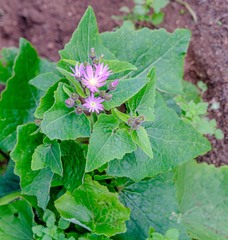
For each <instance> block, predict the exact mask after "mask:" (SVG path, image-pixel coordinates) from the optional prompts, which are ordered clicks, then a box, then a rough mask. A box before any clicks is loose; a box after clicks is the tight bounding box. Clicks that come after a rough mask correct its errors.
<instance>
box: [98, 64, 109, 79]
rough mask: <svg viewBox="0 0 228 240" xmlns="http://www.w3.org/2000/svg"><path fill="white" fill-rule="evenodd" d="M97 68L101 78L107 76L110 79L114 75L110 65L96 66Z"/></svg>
mask: <svg viewBox="0 0 228 240" xmlns="http://www.w3.org/2000/svg"><path fill="white" fill-rule="evenodd" d="M95 68H96V70H97V71H98V74H99V76H106V77H107V78H108V77H109V75H110V74H111V73H112V71H110V70H109V68H108V65H105V66H104V63H101V64H98V65H95Z"/></svg>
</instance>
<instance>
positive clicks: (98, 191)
mask: <svg viewBox="0 0 228 240" xmlns="http://www.w3.org/2000/svg"><path fill="white" fill-rule="evenodd" d="M55 207H56V209H57V210H58V212H59V213H60V215H61V217H63V218H64V219H65V220H68V221H70V222H72V223H75V224H77V225H79V226H81V227H83V228H86V229H87V230H89V231H91V232H92V233H95V234H98V235H101V234H104V235H105V236H113V235H115V234H117V233H121V232H125V231H126V226H125V223H124V222H125V221H126V220H128V219H129V215H130V211H129V209H127V208H125V207H124V206H123V205H122V204H120V202H119V200H118V195H117V194H116V193H111V192H109V191H108V189H107V188H106V187H105V186H102V185H100V184H99V183H98V182H96V181H93V180H92V179H91V177H90V176H87V177H86V178H85V182H84V183H83V185H82V186H80V187H79V188H78V189H76V190H75V191H74V192H73V193H72V194H71V193H69V192H66V193H65V194H64V195H62V196H61V197H60V198H59V199H58V200H56V201H55Z"/></svg>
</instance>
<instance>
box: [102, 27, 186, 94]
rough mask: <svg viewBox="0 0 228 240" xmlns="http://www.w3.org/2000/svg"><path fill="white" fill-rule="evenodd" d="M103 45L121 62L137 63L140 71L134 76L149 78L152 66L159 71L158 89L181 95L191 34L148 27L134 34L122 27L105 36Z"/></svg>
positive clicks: (184, 31)
mask: <svg viewBox="0 0 228 240" xmlns="http://www.w3.org/2000/svg"><path fill="white" fill-rule="evenodd" d="M102 39H103V42H104V45H105V46H106V47H107V48H109V49H110V51H111V52H113V53H114V54H115V56H116V58H117V59H118V60H121V61H126V62H130V63H132V64H134V65H135V66H136V67H137V71H134V72H132V73H131V75H130V76H131V77H146V76H147V74H148V72H149V70H150V69H151V68H152V67H155V68H156V74H157V81H156V87H157V88H158V89H160V90H162V91H164V92H169V93H174V94H179V93H182V84H181V82H182V79H183V65H184V56H185V54H186V51H187V48H188V44H189V40H190V32H189V31H188V30H183V29H182V30H180V29H178V30H176V31H175V32H174V33H168V32H166V31H165V30H164V29H160V30H156V31H154V30H153V31H151V30H149V29H147V28H145V29H142V30H138V31H134V30H132V29H129V28H127V27H124V26H123V27H122V28H120V29H119V30H117V31H116V32H107V33H103V34H102Z"/></svg>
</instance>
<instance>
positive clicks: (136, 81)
mask: <svg viewBox="0 0 228 240" xmlns="http://www.w3.org/2000/svg"><path fill="white" fill-rule="evenodd" d="M148 81H149V79H148V78H146V77H143V78H141V77H139V78H138V77H136V78H129V79H120V80H119V84H118V86H117V88H116V90H114V91H112V92H111V94H112V99H111V100H110V101H108V102H104V103H103V105H104V108H105V109H106V110H110V109H111V108H113V107H118V106H120V105H121V104H122V103H124V102H126V101H127V100H129V99H130V98H131V97H133V96H134V95H135V94H136V93H138V92H139V91H140V90H141V89H142V88H143V87H144V86H145V85H146V84H147V83H148ZM126 89H127V91H126Z"/></svg>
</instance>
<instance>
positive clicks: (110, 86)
mask: <svg viewBox="0 0 228 240" xmlns="http://www.w3.org/2000/svg"><path fill="white" fill-rule="evenodd" d="M118 84H119V80H118V79H116V80H115V81H113V82H111V83H110V84H109V85H108V89H109V90H110V91H112V90H115V89H116V87H117V86H118Z"/></svg>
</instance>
